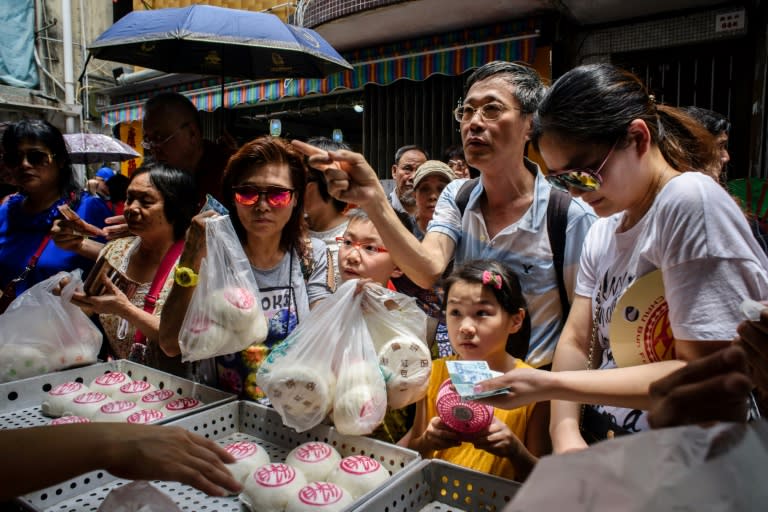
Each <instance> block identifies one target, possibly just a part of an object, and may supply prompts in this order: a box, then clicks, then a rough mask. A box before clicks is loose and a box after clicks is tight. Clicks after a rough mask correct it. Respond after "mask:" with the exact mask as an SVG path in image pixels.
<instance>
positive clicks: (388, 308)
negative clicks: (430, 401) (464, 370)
mask: <svg viewBox="0 0 768 512" xmlns="http://www.w3.org/2000/svg"><path fill="white" fill-rule="evenodd" d="M364 294H365V297H364V299H363V309H364V310H365V322H366V324H367V326H368V330H369V332H370V334H371V339H372V341H373V345H374V347H375V349H376V353H377V355H378V359H379V364H380V365H381V372H382V374H383V375H384V380H385V382H386V386H387V403H388V405H389V407H390V408H392V409H400V408H402V407H405V406H406V405H409V404H412V403H414V402H417V401H419V400H421V399H422V398H423V397H424V395H425V394H426V393H427V387H428V386H429V375H430V373H431V371H432V355H431V354H430V351H429V347H428V346H427V343H426V342H425V340H426V338H427V315H426V313H424V311H422V309H421V308H420V307H419V306H418V304H417V303H416V299H414V298H413V297H409V296H407V295H403V294H402V293H398V292H394V291H392V290H389V289H387V288H384V287H382V286H366V287H365V291H364Z"/></svg>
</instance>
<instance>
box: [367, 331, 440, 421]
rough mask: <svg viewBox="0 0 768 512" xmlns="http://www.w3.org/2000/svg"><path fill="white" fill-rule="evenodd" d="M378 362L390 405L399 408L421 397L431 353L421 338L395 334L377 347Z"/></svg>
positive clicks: (427, 382)
mask: <svg viewBox="0 0 768 512" xmlns="http://www.w3.org/2000/svg"><path fill="white" fill-rule="evenodd" d="M379 364H380V365H381V368H382V372H383V373H384V380H385V381H386V385H387V405H389V407H390V408H391V409H400V408H402V407H405V406H406V405H409V404H412V403H414V402H417V401H419V400H421V399H422V398H423V397H424V395H425V394H426V392H427V388H428V387H429V375H430V373H431V372H432V355H431V354H430V353H429V349H428V348H427V346H426V345H425V344H424V343H423V342H422V341H421V340H419V339H418V338H415V337H408V336H397V337H396V338H394V339H393V340H391V341H389V342H387V343H386V344H385V345H384V346H383V347H382V348H381V350H379Z"/></svg>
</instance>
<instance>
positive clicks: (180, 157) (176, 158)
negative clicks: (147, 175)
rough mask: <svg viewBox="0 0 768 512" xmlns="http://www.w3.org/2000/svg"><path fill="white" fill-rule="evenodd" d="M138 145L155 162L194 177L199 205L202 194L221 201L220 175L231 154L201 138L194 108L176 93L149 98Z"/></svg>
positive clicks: (201, 200) (201, 134) (202, 197)
mask: <svg viewBox="0 0 768 512" xmlns="http://www.w3.org/2000/svg"><path fill="white" fill-rule="evenodd" d="M142 128H143V130H144V140H143V141H142V143H141V145H142V147H143V148H144V151H145V153H148V154H149V155H150V156H151V158H152V159H153V160H155V161H156V162H159V163H162V164H165V165H167V166H169V167H175V168H176V169H180V170H182V171H185V172H188V173H190V174H192V175H193V176H194V177H195V180H196V182H197V187H198V192H199V194H200V202H201V203H202V202H203V201H204V200H205V194H211V195H212V196H214V197H215V198H217V199H221V174H222V173H223V172H224V167H226V165H227V161H228V160H229V157H230V156H231V151H229V150H228V149H226V148H223V147H221V146H220V145H218V144H216V143H214V142H211V141H209V140H206V139H204V138H203V132H202V128H201V125H200V117H199V115H198V112H197V108H196V107H195V105H194V104H193V103H192V102H191V101H190V100H189V99H188V98H187V97H186V96H183V95H181V94H178V93H175V92H167V93H161V94H158V95H156V96H153V97H151V98H150V99H149V100H148V101H147V103H146V105H145V106H144V120H143V121H142Z"/></svg>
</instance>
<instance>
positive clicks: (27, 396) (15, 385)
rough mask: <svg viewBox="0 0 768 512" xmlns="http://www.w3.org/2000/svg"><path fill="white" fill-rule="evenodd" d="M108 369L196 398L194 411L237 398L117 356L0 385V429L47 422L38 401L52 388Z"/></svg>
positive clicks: (108, 370)
mask: <svg viewBox="0 0 768 512" xmlns="http://www.w3.org/2000/svg"><path fill="white" fill-rule="evenodd" d="M107 372H123V373H126V374H128V375H129V376H130V377H131V378H132V379H133V380H145V381H147V382H149V383H150V384H153V385H154V386H155V387H158V388H160V389H166V388H167V389H172V390H174V391H176V393H177V394H178V395H179V397H181V396H186V397H192V398H196V399H198V400H200V401H201V402H203V405H202V407H201V408H199V409H196V410H197V411H200V410H204V409H209V408H211V407H216V406H218V405H222V404H225V403H227V402H232V401H234V400H235V399H236V398H237V396H236V395H234V394H232V393H226V392H224V391H220V390H218V389H215V388H212V387H210V386H205V385H203V384H198V383H196V382H193V381H191V380H189V379H184V378H181V377H177V376H175V375H171V374H170V373H165V372H161V371H159V370H155V369H154V368H150V367H148V366H144V365H141V364H138V363H134V362H132V361H127V360H125V359H120V360H117V361H110V362H107V363H96V364H92V365H89V366H81V367H80V368H73V369H71V370H64V371H59V372H53V373H46V374H45V375H39V376H37V377H30V378H28V379H21V380H15V381H12V382H6V383H3V384H0V429H7V428H20V427H36V426H40V425H48V424H49V423H50V422H51V418H49V417H48V416H44V415H43V413H42V411H41V410H40V404H41V403H42V402H43V400H45V397H46V395H47V393H48V391H50V390H51V388H53V387H55V386H57V385H59V384H63V383H64V382H70V381H77V382H82V383H84V384H88V383H89V382H91V381H92V380H93V379H95V378H96V377H98V376H99V375H103V374H105V373H107ZM192 411H195V409H193V410H192ZM192 411H189V412H185V413H182V414H179V415H177V416H172V417H170V418H166V419H163V420H160V421H158V422H157V423H167V422H168V421H172V420H175V419H177V418H180V417H182V416H187V415H188V414H191V413H192Z"/></svg>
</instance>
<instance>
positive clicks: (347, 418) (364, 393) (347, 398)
mask: <svg viewBox="0 0 768 512" xmlns="http://www.w3.org/2000/svg"><path fill="white" fill-rule="evenodd" d="M386 412H387V394H386V391H385V388H384V386H368V385H362V386H356V387H354V388H352V389H348V390H346V391H344V392H340V393H338V394H337V395H336V399H335V400H334V403H333V424H334V426H335V427H336V430H338V431H339V432H341V433H342V434H346V435H350V436H362V435H367V434H370V433H371V432H373V431H374V430H375V429H376V427H378V426H379V425H380V424H381V422H382V421H383V420H384V414H385V413H386Z"/></svg>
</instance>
